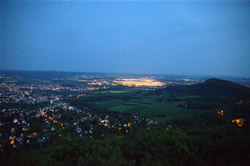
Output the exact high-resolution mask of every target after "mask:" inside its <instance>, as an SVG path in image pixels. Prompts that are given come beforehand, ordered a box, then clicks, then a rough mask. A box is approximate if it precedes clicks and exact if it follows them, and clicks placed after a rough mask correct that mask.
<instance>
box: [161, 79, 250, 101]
mask: <svg viewBox="0 0 250 166" xmlns="http://www.w3.org/2000/svg"><path fill="white" fill-rule="evenodd" d="M165 91H166V92H173V93H184V94H192V95H201V96H235V97H250V88H247V87H245V86H242V85H239V84H236V83H234V82H231V81H226V80H221V79H217V78H212V79H209V80H207V81H205V82H203V83H199V84H195V85H190V86H172V87H167V88H166V89H165Z"/></svg>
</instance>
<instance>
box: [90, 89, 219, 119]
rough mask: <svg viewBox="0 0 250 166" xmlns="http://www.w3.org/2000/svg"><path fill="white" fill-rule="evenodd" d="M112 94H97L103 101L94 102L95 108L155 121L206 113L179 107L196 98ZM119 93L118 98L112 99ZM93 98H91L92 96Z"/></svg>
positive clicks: (167, 95)
mask: <svg viewBox="0 0 250 166" xmlns="http://www.w3.org/2000/svg"><path fill="white" fill-rule="evenodd" d="M113 92H115V93H114V94H107V93H102V94H101V93H98V98H100V97H103V98H104V100H103V101H100V100H98V101H97V102H95V107H96V108H98V109H105V110H108V111H115V112H129V113H131V114H134V115H139V116H146V117H148V118H150V119H153V120H157V121H171V120H181V119H186V118H192V117H194V116H199V115H201V114H202V113H204V112H207V111H214V110H206V109H188V108H183V107H179V106H178V105H180V104H185V103H186V101H187V100H192V99H197V98H199V97H198V96H184V95H176V96H171V95H169V94H164V95H149V94H148V93H147V92H137V93H136V91H134V92H133V91H130V93H125V92H128V91H113ZM116 93H119V97H114V95H115V94H116ZM100 95H101V96H100ZM92 97H93V96H92ZM96 97H97V96H96Z"/></svg>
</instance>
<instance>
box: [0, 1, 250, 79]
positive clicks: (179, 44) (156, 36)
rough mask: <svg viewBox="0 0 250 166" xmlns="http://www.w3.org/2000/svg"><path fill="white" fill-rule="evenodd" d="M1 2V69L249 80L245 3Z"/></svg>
mask: <svg viewBox="0 0 250 166" xmlns="http://www.w3.org/2000/svg"><path fill="white" fill-rule="evenodd" d="M0 3H1V4H0V6H1V8H0V10H1V19H0V25H1V27H0V32H1V36H0V37H1V52H0V53H1V55H0V65H1V66H0V69H17V70H55V71H83V72H112V73H114V72H115V73H150V74H153V73H155V74H194V75H230V76H244V77H250V47H249V46H250V2H248V1H157V2H156V1H46V2H42V1H21V0H19V1H1V2H0Z"/></svg>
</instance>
